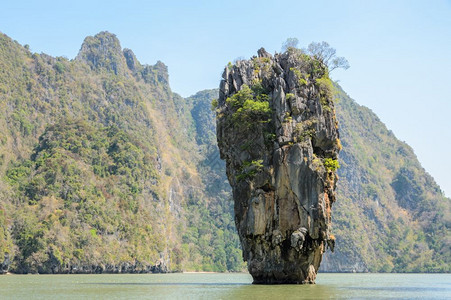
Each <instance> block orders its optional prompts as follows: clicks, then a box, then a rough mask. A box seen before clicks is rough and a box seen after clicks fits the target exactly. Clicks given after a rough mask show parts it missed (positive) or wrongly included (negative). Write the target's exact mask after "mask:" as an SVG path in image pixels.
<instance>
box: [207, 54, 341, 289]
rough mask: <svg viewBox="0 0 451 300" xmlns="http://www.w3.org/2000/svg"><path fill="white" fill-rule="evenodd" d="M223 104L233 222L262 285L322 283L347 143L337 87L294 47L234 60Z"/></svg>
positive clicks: (221, 125)
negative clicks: (321, 268) (335, 97)
mask: <svg viewBox="0 0 451 300" xmlns="http://www.w3.org/2000/svg"><path fill="white" fill-rule="evenodd" d="M222 78H223V80H222V81H221V85H220V93H219V99H218V102H217V108H216V117H217V138H218V145H219V149H220V152H221V158H222V159H225V161H226V164H227V176H228V179H229V182H230V185H231V186H232V189H233V198H234V202H235V223H236V226H237V229H238V233H239V237H240V241H241V245H242V248H243V257H244V260H245V261H247V263H248V269H249V272H250V273H251V275H252V276H253V278H254V283H267V284H275V283H314V281H315V278H316V273H317V271H318V268H319V265H320V262H321V258H322V254H323V253H324V251H325V250H326V246H328V247H329V248H331V249H332V250H333V246H334V242H335V241H334V237H333V235H332V234H331V233H330V222H331V215H330V213H331V207H332V203H333V202H334V201H335V195H334V190H335V186H336V181H337V175H336V173H335V172H336V169H337V167H338V163H337V155H338V152H339V150H340V148H341V146H340V141H339V139H338V137H339V135H338V123H337V120H336V118H335V110H334V104H333V85H332V82H331V80H330V79H329V76H328V69H327V66H325V65H324V64H323V63H322V62H321V61H320V60H317V59H315V58H314V57H312V56H309V55H307V54H304V53H302V52H301V51H300V50H297V49H294V48H290V49H289V50H288V51H287V52H285V53H282V54H275V56H274V57H273V56H272V55H271V54H269V53H267V52H266V51H265V50H264V49H263V48H262V49H260V50H259V51H258V57H253V58H252V59H250V60H240V61H237V62H236V63H235V64H233V65H232V64H229V65H228V66H227V67H226V68H225V70H224V73H223V75H222Z"/></svg>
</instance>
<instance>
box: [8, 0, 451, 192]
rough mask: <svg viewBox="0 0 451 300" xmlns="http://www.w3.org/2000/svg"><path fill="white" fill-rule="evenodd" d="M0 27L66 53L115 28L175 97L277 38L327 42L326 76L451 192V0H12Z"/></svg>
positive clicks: (270, 46)
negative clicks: (331, 63)
mask: <svg viewBox="0 0 451 300" xmlns="http://www.w3.org/2000/svg"><path fill="white" fill-rule="evenodd" d="M0 7H1V10H0V31H2V32H3V33H6V34H7V35H9V36H10V37H12V38H13V39H16V40H17V41H19V42H20V43H21V44H29V45H30V48H31V50H32V51H34V52H38V53H40V52H44V53H48V54H51V55H54V56H66V57H68V58H74V57H75V55H76V54H77V52H78V50H79V49H80V45H81V43H82V42H83V39H84V38H85V37H86V36H88V35H94V34H96V33H97V32H99V31H102V30H108V31H110V32H112V33H115V34H116V35H117V36H118V38H119V39H120V41H121V44H122V47H127V48H131V49H132V50H133V51H134V52H135V54H136V56H137V57H138V59H139V60H140V61H141V62H142V63H148V64H154V63H155V62H156V61H157V60H161V61H163V62H164V63H165V64H166V65H168V67H169V74H170V84H171V87H172V89H173V91H175V92H178V93H179V94H181V95H182V96H189V95H191V94H194V93H195V92H197V91H199V90H202V89H206V88H215V87H218V85H219V80H220V75H221V73H222V69H223V67H224V66H225V65H226V64H227V62H228V61H233V60H234V59H235V58H237V57H246V58H248V57H250V56H252V55H255V54H256V51H257V49H258V48H260V47H262V46H263V47H265V48H266V50H268V51H270V52H274V51H280V47H281V44H282V42H283V41H285V40H286V39H287V38H288V37H297V38H298V39H299V41H300V45H307V44H309V43H310V42H311V41H327V42H329V44H331V45H332V46H333V47H335V48H336V49H337V53H338V54H339V55H340V56H345V57H346V58H347V59H348V60H349V62H350V64H351V68H350V69H349V70H347V71H345V72H343V71H336V72H334V74H333V77H334V79H338V80H340V84H341V85H342V86H343V88H344V89H345V90H346V91H347V93H348V94H349V95H350V96H351V97H352V98H354V99H355V100H356V101H357V102H358V103H360V104H363V105H365V106H368V107H369V108H371V109H372V110H373V111H374V112H375V113H377V114H378V116H379V117H380V119H381V120H382V121H383V122H385V123H386V124H387V126H388V128H389V129H391V130H393V132H394V133H395V134H396V136H397V137H398V138H400V139H401V140H404V141H406V142H407V143H408V144H409V145H411V146H412V147H413V148H414V150H415V153H416V154H417V155H418V158H419V159H420V161H421V163H422V164H423V166H424V167H425V169H426V170H427V171H428V172H429V173H430V174H432V176H434V177H435V179H436V180H437V182H438V183H439V184H440V186H441V187H442V189H443V190H444V191H445V194H446V195H447V196H451V180H450V175H449V174H450V172H451V157H450V153H451V119H450V115H451V1H450V0H424V1H387V0H384V1H280V0H279V1H270V0H268V1H264V0H260V1H244V0H241V1H236V0H228V1H214V0H210V1H200V0H197V1H196V0H192V1H171V0H167V1H132V0H130V1H112V0H110V1H95V0H91V1H85V0H79V1H45V0H40V1H20V0H16V1H11V0H0Z"/></svg>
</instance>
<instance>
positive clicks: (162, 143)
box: [0, 32, 243, 273]
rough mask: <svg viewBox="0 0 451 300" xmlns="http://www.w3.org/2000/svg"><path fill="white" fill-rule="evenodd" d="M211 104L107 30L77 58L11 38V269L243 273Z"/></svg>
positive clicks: (3, 124)
mask: <svg viewBox="0 0 451 300" xmlns="http://www.w3.org/2000/svg"><path fill="white" fill-rule="evenodd" d="M207 101H210V98H208V100H207ZM204 102H205V100H204V98H202V97H201V96H199V97H193V98H191V99H183V98H182V97H180V96H178V95H177V94H174V93H172V92H171V90H170V87H169V84H168V71H167V67H166V66H165V65H164V64H163V63H161V62H158V63H157V64H155V65H153V66H149V65H141V64H140V63H139V61H138V60H137V59H136V57H135V56H134V54H133V52H132V51H131V50H129V49H122V48H121V46H120V43H119V41H118V39H117V38H116V37H115V36H114V35H113V34H110V33H108V32H101V33H99V34H97V35H96V36H94V37H87V38H86V39H85V41H84V43H83V45H82V47H81V49H80V52H79V54H78V56H77V57H76V58H75V59H74V60H68V59H65V58H62V57H57V58H53V57H50V56H48V55H45V54H36V53H31V52H30V51H29V50H28V47H22V46H21V45H19V44H18V43H17V42H15V41H13V40H11V39H10V38H9V37H7V36H5V35H1V36H0V106H1V114H0V128H1V130H0V158H1V160H0V178H1V180H0V269H1V270H2V271H6V270H10V271H13V272H19V273H30V272H31V273H35V272H39V273H60V272H63V273H68V272H69V273H80V272H81V273H91V272H150V271H152V272H167V271H177V270H179V271H180V270H209V271H225V270H241V269H242V267H243V264H242V261H241V254H240V251H239V243H238V238H237V236H236V234H235V231H234V226H233V221H232V216H231V215H232V208H231V205H230V203H229V202H228V198H229V196H228V193H227V192H226V191H224V187H226V182H224V177H221V178H218V179H217V181H218V182H219V184H215V185H214V188H213V185H210V183H211V182H212V180H214V176H211V175H210V173H212V171H214V170H212V167H211V166H210V164H209V162H208V161H205V158H206V155H207V154H208V153H210V152H211V151H213V152H214V151H215V150H216V149H213V150H212V149H211V147H209V145H211V144H212V143H213V141H214V136H211V133H210V136H206V135H204V132H206V131H209V132H210V131H211V128H203V127H202V126H204V125H203V123H204V122H201V120H202V119H201V118H203V117H209V118H211V116H210V115H209V113H210V108H209V103H207V104H206V105H203V104H204ZM205 111H206V112H207V113H205ZM193 116H194V117H196V118H197V120H196V121H195V120H194V119H193ZM208 121H209V122H210V124H214V123H213V122H211V120H210V119H209V120H208ZM212 126H213V125H212ZM212 166H213V167H214V165H212ZM221 180H222V181H221ZM206 185H208V186H212V188H205V186H206Z"/></svg>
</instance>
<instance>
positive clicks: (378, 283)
mask: <svg viewBox="0 0 451 300" xmlns="http://www.w3.org/2000/svg"><path fill="white" fill-rule="evenodd" d="M251 282H252V278H251V276H250V275H248V274H145V275H133V274H130V275H5V276H0V299H143V298H149V299H246V300H250V299H345V298H346V299H365V298H372V299H387V298H388V299H390V298H392V299H451V274H326V273H320V274H318V277H317V284H316V285H252V284H251Z"/></svg>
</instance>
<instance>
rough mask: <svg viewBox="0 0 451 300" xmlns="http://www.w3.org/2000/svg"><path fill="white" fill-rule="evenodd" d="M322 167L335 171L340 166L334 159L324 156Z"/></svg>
mask: <svg viewBox="0 0 451 300" xmlns="http://www.w3.org/2000/svg"><path fill="white" fill-rule="evenodd" d="M324 167H325V168H326V170H327V171H332V172H335V171H336V170H338V168H340V164H339V163H338V160H336V159H332V158H326V159H325V160H324Z"/></svg>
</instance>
